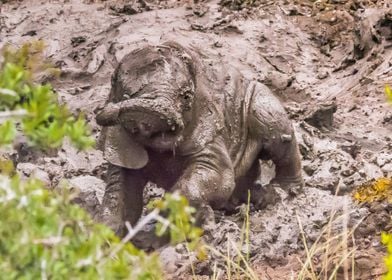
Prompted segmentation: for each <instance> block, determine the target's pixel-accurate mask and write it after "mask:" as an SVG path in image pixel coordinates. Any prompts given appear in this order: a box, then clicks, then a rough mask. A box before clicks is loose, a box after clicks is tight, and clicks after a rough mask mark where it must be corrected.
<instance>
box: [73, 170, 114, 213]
mask: <svg viewBox="0 0 392 280" xmlns="http://www.w3.org/2000/svg"><path fill="white" fill-rule="evenodd" d="M69 183H70V185H71V186H72V187H74V188H76V189H77V190H78V196H77V197H76V198H75V199H74V200H73V202H75V203H77V204H79V205H80V206H82V207H83V208H85V209H86V210H87V211H88V212H89V213H90V214H91V215H92V216H94V215H95V214H96V213H97V211H98V208H99V205H100V204H101V203H102V199H103V194H104V191H105V186H106V184H105V182H104V181H103V180H101V179H99V178H97V177H93V176H89V175H86V176H78V177H75V178H72V179H71V180H70V181H69Z"/></svg>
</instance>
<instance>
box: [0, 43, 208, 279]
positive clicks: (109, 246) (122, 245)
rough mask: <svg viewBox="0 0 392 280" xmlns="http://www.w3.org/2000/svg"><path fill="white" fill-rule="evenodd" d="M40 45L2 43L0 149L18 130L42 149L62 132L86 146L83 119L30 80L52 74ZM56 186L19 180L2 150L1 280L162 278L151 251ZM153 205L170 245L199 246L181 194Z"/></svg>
mask: <svg viewBox="0 0 392 280" xmlns="http://www.w3.org/2000/svg"><path fill="white" fill-rule="evenodd" d="M42 50H43V44H42V43H41V42H35V43H29V44H25V45H23V46H22V47H21V48H20V49H17V50H13V49H11V48H6V49H5V50H4V52H3V58H2V60H1V58H0V61H2V62H1V64H0V148H2V147H4V145H10V144H12V143H13V141H14V139H15V137H16V135H17V134H18V133H20V132H22V133H24V134H25V135H26V136H27V138H28V139H29V141H30V142H31V144H33V145H37V146H39V147H40V148H52V147H58V146H60V145H61V144H62V141H63V139H64V137H68V138H69V139H70V140H71V142H72V143H73V144H74V145H75V146H77V147H78V148H80V149H84V148H87V147H90V146H91V145H92V144H93V140H92V137H91V136H90V132H89V129H88V127H87V124H86V121H85V119H84V118H83V116H79V117H74V116H73V115H72V114H71V113H70V112H69V111H68V109H67V108H66V106H63V105H59V104H58V102H57V96H56V94H55V93H54V91H53V90H52V88H51V86H50V85H42V84H39V83H35V82H34V81H35V79H36V78H35V77H34V76H33V74H32V73H47V72H50V73H51V74H53V73H55V71H53V70H52V69H51V68H50V64H48V63H47V62H46V61H45V59H44V57H43V55H42ZM58 189H60V190H61V192H56V191H55V192H50V191H48V190H46V189H45V188H44V187H43V185H42V183H41V182H40V181H38V180H36V179H34V178H31V179H29V180H21V179H20V178H19V176H18V175H17V174H15V169H14V166H13V163H12V161H9V160H7V156H6V154H1V153H0V236H1V238H0V271H1V273H2V274H1V276H0V278H1V279H132V280H133V279H138V280H139V279H140V280H148V279H162V271H161V267H160V264H159V261H158V256H157V254H155V253H154V254H146V253H144V252H143V251H141V250H139V249H137V248H135V247H134V246H133V245H132V244H131V243H129V242H125V241H124V240H120V239H119V238H118V237H117V236H116V235H115V234H114V232H113V231H112V230H111V229H109V228H108V227H106V226H104V225H101V224H97V223H95V222H94V221H93V220H92V219H91V217H90V216H89V215H88V214H87V213H86V212H85V210H83V209H82V208H80V207H79V206H77V205H74V204H72V203H71V201H72V199H73V198H74V194H73V193H72V192H71V191H70V190H69V189H67V188H64V187H62V188H58ZM158 205H159V207H160V208H159V210H160V211H163V212H164V213H170V215H169V216H168V220H167V221H170V223H171V222H173V223H174V225H173V226H170V227H169V228H170V234H171V236H172V238H173V242H180V241H184V240H191V244H197V242H198V239H199V237H200V234H201V230H200V229H198V228H195V227H193V218H192V217H191V215H192V213H194V211H195V210H194V209H193V208H191V207H190V206H189V205H188V202H187V201H186V199H185V198H184V197H182V196H179V195H177V194H176V195H172V196H171V195H167V197H166V199H165V200H163V201H161V202H160V203H158ZM174 229H176V231H175V232H176V233H174V232H172V231H173V230H174ZM162 230H163V228H160V231H162ZM178 230H180V231H181V232H183V233H184V234H185V235H184V238H182V237H180V236H179V235H178ZM195 246H196V245H195Z"/></svg>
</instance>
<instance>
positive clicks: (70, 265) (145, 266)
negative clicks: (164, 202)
mask: <svg viewBox="0 0 392 280" xmlns="http://www.w3.org/2000/svg"><path fill="white" fill-rule="evenodd" d="M71 199H72V193H70V192H69V191H67V190H63V191H62V193H61V194H60V193H56V192H49V191H48V190H46V189H44V188H43V187H42V185H41V183H40V182H39V181H37V180H34V179H31V180H28V181H22V180H20V179H19V177H18V176H14V177H12V178H10V177H8V176H5V175H0V236H1V237H2V238H1V239H0V271H1V272H2V277H1V278H2V279H161V277H160V275H161V270H160V266H159V262H158V258H157V255H155V254H152V255H146V254H145V253H144V252H143V251H140V250H138V249H136V248H135V247H133V245H132V244H131V243H125V244H122V243H121V242H120V240H119V239H118V238H117V237H116V236H115V234H114V233H113V232H112V231H111V230H110V229H109V228H107V227H106V226H104V225H100V224H96V223H94V222H93V220H92V219H91V218H90V216H89V215H88V214H87V213H86V212H85V211H84V210H83V209H81V208H80V207H78V206H76V205H73V204H71V203H70V201H71ZM115 246H121V249H120V250H118V252H117V253H116V254H115V256H114V257H111V256H110V253H111V252H112V250H113V248H114V247H115Z"/></svg>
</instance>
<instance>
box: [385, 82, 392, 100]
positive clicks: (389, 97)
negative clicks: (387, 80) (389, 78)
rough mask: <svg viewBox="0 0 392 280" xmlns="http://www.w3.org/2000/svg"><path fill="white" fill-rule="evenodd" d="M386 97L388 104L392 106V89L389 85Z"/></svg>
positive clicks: (386, 88) (386, 89)
mask: <svg viewBox="0 0 392 280" xmlns="http://www.w3.org/2000/svg"><path fill="white" fill-rule="evenodd" d="M385 95H386V96H387V100H388V102H389V103H391V104H392V89H391V88H390V87H389V86H388V85H385Z"/></svg>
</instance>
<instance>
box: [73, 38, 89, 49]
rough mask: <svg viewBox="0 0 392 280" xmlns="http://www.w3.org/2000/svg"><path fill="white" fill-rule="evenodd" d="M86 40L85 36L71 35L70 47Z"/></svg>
mask: <svg viewBox="0 0 392 280" xmlns="http://www.w3.org/2000/svg"><path fill="white" fill-rule="evenodd" d="M84 42H86V37H85V36H77V37H73V38H71V45H72V47H77V46H79V45H80V44H82V43H84Z"/></svg>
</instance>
